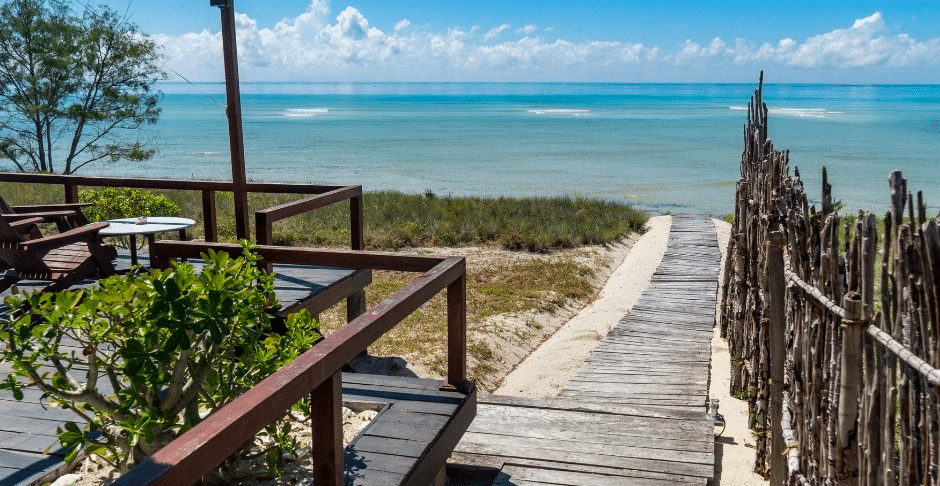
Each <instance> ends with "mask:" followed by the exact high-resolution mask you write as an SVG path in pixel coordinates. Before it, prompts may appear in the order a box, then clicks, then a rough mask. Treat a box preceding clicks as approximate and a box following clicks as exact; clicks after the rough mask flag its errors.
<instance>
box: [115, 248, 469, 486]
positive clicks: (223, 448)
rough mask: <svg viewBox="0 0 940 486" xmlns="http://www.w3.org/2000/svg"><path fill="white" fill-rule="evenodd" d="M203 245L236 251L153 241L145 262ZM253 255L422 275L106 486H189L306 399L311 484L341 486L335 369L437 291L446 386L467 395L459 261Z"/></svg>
mask: <svg viewBox="0 0 940 486" xmlns="http://www.w3.org/2000/svg"><path fill="white" fill-rule="evenodd" d="M210 248H211V249H214V250H216V251H228V252H229V253H230V254H233V252H234V253H238V252H241V247H240V246H239V245H232V244H208V243H201V242H177V241H158V242H155V243H154V245H153V248H152V253H153V255H154V256H153V259H152V260H151V261H152V263H154V265H155V266H167V265H168V262H169V259H171V258H176V257H181V256H194V255H196V254H199V253H201V252H205V251H207V250H208V249H210ZM255 251H256V252H257V253H258V254H259V255H261V256H262V257H263V258H264V259H265V260H267V261H269V262H273V263H279V262H289V263H292V264H301V265H329V266H338V267H347V268H373V269H384V270H398V271H407V272H421V275H420V276H418V277H417V278H415V279H414V280H413V281H412V282H410V283H409V284H407V285H405V286H404V287H403V288H402V289H401V290H399V291H397V292H395V293H394V294H392V295H391V296H389V297H387V298H386V299H385V300H383V301H382V302H380V303H379V304H378V305H376V306H375V307H373V308H372V309H370V310H369V311H368V312H367V313H365V314H363V315H361V316H359V317H358V318H356V319H354V320H353V321H351V322H349V323H347V324H346V325H344V326H343V327H341V328H339V329H338V330H336V331H334V332H333V333H332V334H330V335H329V336H328V337H326V338H325V339H324V340H323V341H321V342H320V343H318V344H317V345H316V346H314V347H313V348H311V349H310V350H309V351H307V352H305V353H304V354H302V355H301V356H300V357H298V358H297V359H296V360H294V361H293V362H291V363H290V364H288V365H287V366H285V367H284V368H281V369H280V370H278V371H277V372H275V373H274V374H272V375H271V376H269V377H268V378H266V379H265V380H263V381H262V382H261V383H259V384H258V385H256V386H255V387H253V388H252V389H251V390H249V391H248V392H246V393H245V394H243V395H241V396H240V397H238V398H237V399H235V400H234V401H233V402H231V403H229V404H228V405H226V406H225V407H223V408H222V409H221V410H218V411H217V412H215V413H214V414H212V415H210V416H209V417H207V418H206V419H205V420H203V421H202V422H200V423H199V424H197V425H196V426H195V427H193V428H192V429H190V430H189V431H187V432H186V433H184V434H183V435H182V436H180V437H179V438H177V439H176V440H174V441H173V442H171V443H170V444H168V445H167V446H165V447H164V448H162V449H160V451H158V452H157V453H156V454H154V455H153V456H151V457H150V458H148V459H146V460H145V461H144V462H142V463H141V464H139V465H138V466H137V467H135V468H134V469H132V470H131V471H130V472H129V473H127V474H125V475H124V476H122V477H121V478H119V479H118V480H117V481H116V482H114V483H112V484H113V485H116V486H129V485H166V486H179V485H181V484H190V483H192V482H194V481H196V480H198V478H200V477H202V476H203V475H205V474H207V473H209V472H211V471H212V470H213V469H214V468H215V467H217V466H218V465H219V464H220V463H221V462H222V461H224V460H225V459H226V458H227V457H229V456H230V455H231V454H232V453H234V452H235V451H236V450H237V449H238V448H239V447H240V446H241V445H242V444H244V443H245V442H246V441H247V440H249V439H251V438H252V437H254V435H255V434H256V433H257V432H259V431H260V430H262V429H263V428H264V427H265V426H266V425H267V424H269V423H271V422H273V421H274V420H276V419H277V418H278V417H280V416H282V415H283V414H284V412H286V411H287V410H288V409H289V408H290V407H291V406H292V405H293V404H294V403H296V402H297V401H298V400H300V399H301V398H303V397H304V396H306V395H307V394H310V396H311V400H313V401H314V403H316V404H318V405H319V407H318V410H317V413H318V414H319V417H318V419H314V420H313V429H314V430H313V436H314V441H315V443H314V445H313V448H312V449H313V452H312V454H313V455H314V462H315V463H316V464H317V465H318V467H316V468H315V469H314V481H315V483H316V484H318V485H325V486H338V485H340V484H342V481H343V467H342V466H343V464H342V460H343V455H342V450H341V447H342V445H341V443H340V442H339V440H340V439H339V437H338V436H337V434H340V436H341V434H342V423H341V414H342V412H341V410H339V409H338V408H339V404H340V394H341V391H342V390H341V388H342V387H341V382H340V380H341V372H340V370H341V368H342V366H343V365H344V364H345V363H347V362H349V361H350V360H351V359H352V358H354V357H355V356H356V355H357V354H359V353H360V352H361V351H362V350H364V349H365V348H366V347H368V346H369V345H370V344H371V343H373V342H374V341H375V340H377V339H378V338H379V337H381V336H382V335H383V334H384V333H386V332H388V331H389V330H391V329H392V328H393V327H394V326H395V325H397V324H398V323H399V322H401V321H402V320H403V319H404V318H405V317H407V316H408V315H410V314H411V313H412V312H414V311H416V310H417V309H418V308H419V307H421V306H422V305H423V304H424V303H426V302H427V301H428V300H430V299H431V298H432V297H434V296H435V295H437V294H438V293H439V292H441V291H442V290H444V289H447V296H448V298H447V301H448V312H447V314H448V377H447V382H446V383H445V386H448V387H449V388H452V389H458V390H461V391H464V392H466V393H469V392H470V391H472V389H473V384H472V382H469V381H467V377H466V261H465V260H464V258H462V257H432V256H407V255H397V254H393V253H384V252H361V251H325V250H314V249H307V248H286V247H275V246H258V247H256V248H255ZM312 408H314V407H312ZM338 421H339V422H338ZM337 424H339V425H338V426H337ZM337 444H339V446H337ZM338 447H339V448H340V450H337V448H338Z"/></svg>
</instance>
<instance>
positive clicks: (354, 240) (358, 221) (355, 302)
mask: <svg viewBox="0 0 940 486" xmlns="http://www.w3.org/2000/svg"><path fill="white" fill-rule="evenodd" d="M364 219H365V217H364V211H363V204H362V191H361V190H360V192H359V195H358V196H355V197H351V198H349V235H350V247H351V248H352V249H353V250H359V251H362V250H365V249H366V240H365V233H364V229H363V221H364ZM365 311H366V291H365V290H360V291H359V292H356V293H355V294H352V295H350V296H349V297H347V298H346V322H351V321H352V320H353V319H355V318H357V317H359V316H360V315H362V314H363V313H364V312H365ZM367 352H368V350H365V351H363V353H367Z"/></svg>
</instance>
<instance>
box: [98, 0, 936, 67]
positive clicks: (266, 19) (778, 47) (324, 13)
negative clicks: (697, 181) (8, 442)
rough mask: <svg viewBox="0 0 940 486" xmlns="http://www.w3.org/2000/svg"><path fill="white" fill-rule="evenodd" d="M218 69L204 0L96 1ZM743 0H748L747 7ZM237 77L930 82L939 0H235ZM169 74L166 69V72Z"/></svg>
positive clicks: (176, 57) (214, 27)
mask: <svg viewBox="0 0 940 486" xmlns="http://www.w3.org/2000/svg"><path fill="white" fill-rule="evenodd" d="M107 3H109V4H110V5H111V6H113V7H114V8H115V9H118V10H121V11H127V12H128V14H129V15H130V19H131V20H132V21H133V22H135V23H137V24H138V25H139V26H140V28H141V30H142V31H143V32H146V33H148V34H150V35H151V36H152V37H153V38H154V39H155V40H156V41H158V42H159V43H160V44H161V45H163V46H164V52H165V53H166V55H167V57H168V62H167V66H168V67H170V68H172V69H173V70H176V71H178V72H180V73H181V74H183V75H184V76H186V77H188V78H190V79H193V80H204V81H215V80H220V79H222V71H221V60H220V59H221V54H220V47H219V46H220V38H219V12H218V9H216V8H212V7H210V6H209V1H208V0H161V1H158V2H154V1H150V2H144V1H142V0H131V2H130V4H128V0H108V1H107ZM755 5H757V6H758V7H755ZM235 9H236V12H237V14H238V18H237V25H238V28H237V32H238V37H239V61H240V72H241V77H242V80H244V81H275V80H277V81H290V80H303V81H321V80H322V81H439V80H443V81H598V82H607V81H609V82H747V83H751V82H753V81H754V80H755V79H756V77H757V73H758V72H759V71H760V70H762V69H763V70H764V71H765V72H766V77H767V80H768V81H771V82H823V83H926V84H935V83H940V5H931V3H930V2H887V3H872V2H865V1H859V2H855V3H848V2H847V3H846V4H845V5H828V4H827V2H818V1H817V2H801V1H789V2H779V3H760V2H737V1H713V2H670V3H668V4H665V5H652V2H644V3H642V4H633V3H631V2H625V1H623V0H619V1H617V0H594V1H585V0H568V1H561V2H546V1H545V0H541V1H538V2H536V1H529V0H515V1H512V2H507V1H500V2H496V1H492V0H478V1H475V2H460V1H458V2H446V1H434V2H429V1H417V0H342V1H341V0H264V1H262V0H235ZM177 79H178V78H177Z"/></svg>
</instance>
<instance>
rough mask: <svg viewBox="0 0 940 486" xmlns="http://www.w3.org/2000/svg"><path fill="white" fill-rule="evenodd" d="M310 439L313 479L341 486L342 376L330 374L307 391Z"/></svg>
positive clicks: (325, 484) (317, 483) (319, 485)
mask: <svg viewBox="0 0 940 486" xmlns="http://www.w3.org/2000/svg"><path fill="white" fill-rule="evenodd" d="M310 421H311V423H312V424H311V425H312V431H313V441H312V443H311V447H310V456H311V458H312V459H313V482H314V484H316V485H317V486H321V485H322V486H342V485H343V484H344V481H343V472H344V468H343V452H344V451H343V379H342V374H341V373H340V372H337V373H334V374H333V376H331V377H329V378H327V379H326V381H324V382H323V383H321V384H320V386H318V387H316V388H314V389H313V391H312V392H311V393H310Z"/></svg>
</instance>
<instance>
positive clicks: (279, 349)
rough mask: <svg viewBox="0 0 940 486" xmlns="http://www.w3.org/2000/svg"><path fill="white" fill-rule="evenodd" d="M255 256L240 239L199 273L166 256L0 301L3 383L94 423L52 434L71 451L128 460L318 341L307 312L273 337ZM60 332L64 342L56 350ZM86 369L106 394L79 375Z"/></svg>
mask: <svg viewBox="0 0 940 486" xmlns="http://www.w3.org/2000/svg"><path fill="white" fill-rule="evenodd" d="M258 260H259V257H258V256H257V255H255V254H253V253H251V252H250V247H249V246H248V245H247V244H246V245H245V253H244V254H243V255H242V256H241V257H239V258H231V257H230V256H229V255H227V254H225V253H214V252H210V253H209V254H208V255H204V263H203V264H202V268H201V269H200V271H197V270H196V269H195V268H194V266H193V265H191V264H188V263H184V264H174V265H173V266H172V268H170V269H167V270H163V271H160V270H152V271H150V272H147V273H144V274H140V275H134V274H128V275H122V276H114V277H109V278H106V279H103V280H101V281H100V282H99V286H98V287H96V288H93V289H88V290H85V291H81V292H60V293H58V294H31V295H14V296H12V297H10V298H8V299H7V300H6V303H7V305H9V306H10V307H11V309H14V312H13V313H12V314H7V315H6V317H2V318H0V340H2V344H3V345H2V346H0V348H2V352H0V356H2V360H3V361H5V362H8V363H10V365H11V368H12V369H13V372H12V373H10V374H9V375H8V376H7V377H6V378H5V379H4V381H2V382H0V391H8V392H10V393H12V394H13V397H14V398H16V399H20V398H22V397H23V387H24V386H25V385H24V384H25V383H30V382H36V384H35V386H37V387H38V388H39V390H40V391H42V392H43V393H44V394H46V395H48V396H50V397H51V398H52V399H53V400H55V401H57V402H60V403H62V404H63V406H65V407H66V408H70V409H73V410H75V411H76V412H79V413H80V414H81V415H82V417H83V418H86V419H91V421H92V424H93V428H94V429H95V430H98V431H100V433H101V437H100V438H99V439H96V440H89V439H87V437H85V434H83V433H81V431H80V430H78V427H77V426H76V425H75V424H71V425H70V424H65V426H64V429H63V432H62V433H61V435H60V441H61V442H62V444H63V446H65V447H66V448H67V450H68V454H69V455H70V457H76V455H77V454H78V453H79V452H81V451H85V452H88V453H91V452H94V453H96V454H102V455H104V456H105V457H106V458H107V459H108V460H111V461H113V462H115V463H116V464H118V465H124V466H126V465H128V464H130V463H132V462H133V461H135V460H140V459H141V458H143V457H144V456H145V455H148V454H151V453H153V452H155V451H156V450H157V449H159V448H160V447H161V446H162V445H163V444H166V443H167V442H169V441H170V440H171V439H172V438H173V437H174V436H175V434H177V433H178V432H179V431H180V430H184V429H187V428H190V427H192V426H193V425H194V424H195V423H196V422H197V421H198V420H199V416H200V414H197V413H194V412H193V413H187V411H190V412H192V411H195V410H200V411H201V414H202V415H203V416H204V414H205V413H207V412H208V413H211V412H212V411H214V410H217V409H218V408H220V407H222V406H223V405H225V404H227V403H229V402H231V401H232V400H234V399H235V397H237V396H238V395H240V394H241V393H244V392H245V391H246V390H248V389H249V388H250V387H251V386H253V385H254V384H256V383H258V382H259V381H260V380H262V379H264V378H265V377H267V376H268V375H270V374H271V373H272V372H274V371H275V370H277V369H278V368H279V367H281V366H283V365H284V364H286V363H288V362H290V360H292V359H294V358H295V357H296V356H299V354H300V353H301V352H303V351H304V350H306V349H308V348H309V347H310V346H312V345H313V344H314V342H316V340H317V339H318V338H319V334H318V333H317V328H316V322H315V321H314V320H313V319H312V318H311V317H310V316H309V314H306V313H303V314H297V315H294V316H291V318H290V319H288V322H287V328H288V331H287V333H286V334H284V335H277V334H272V333H271V325H270V316H269V314H268V313H267V310H268V308H269V306H270V304H271V300H272V299H271V296H272V295H273V291H274V278H273V276H272V275H270V274H268V273H266V272H264V271H262V270H260V269H259V268H257V266H256V262H257V261H258ZM11 315H14V316H16V317H15V318H13V317H10V316H11ZM63 340H68V341H69V342H70V344H69V346H68V347H64V346H63V347H62V349H61V350H60V343H61V342H63ZM75 342H77V345H76V343H75ZM76 349H77V350H78V351H76ZM50 363H53V364H54V366H53V367H52V368H49V366H48V364H50ZM89 368H94V369H97V370H98V372H99V378H98V381H99V382H101V383H104V382H107V384H108V385H109V387H108V391H107V392H104V391H103V390H101V389H100V386H101V383H96V384H95V386H89V385H88V384H87V383H86V382H87V380H88V377H87V376H86V372H85V370H87V369H89ZM44 369H52V370H54V371H55V372H53V373H47V372H45V371H43V370H44ZM73 370H75V371H74V372H73ZM112 388H113V390H112ZM275 430H281V429H275ZM275 435H280V434H275ZM285 440H286V439H285ZM288 445H289V444H285V447H286V446H288ZM279 447H280V446H279ZM272 457H273V456H272Z"/></svg>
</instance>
